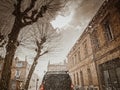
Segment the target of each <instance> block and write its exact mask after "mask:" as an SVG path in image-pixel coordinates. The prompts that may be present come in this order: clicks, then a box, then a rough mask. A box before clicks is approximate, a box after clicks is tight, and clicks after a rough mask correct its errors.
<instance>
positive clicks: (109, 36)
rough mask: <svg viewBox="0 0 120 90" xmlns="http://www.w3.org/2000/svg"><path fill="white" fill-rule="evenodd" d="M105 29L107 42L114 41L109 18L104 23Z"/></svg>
mask: <svg viewBox="0 0 120 90" xmlns="http://www.w3.org/2000/svg"><path fill="white" fill-rule="evenodd" d="M103 28H104V32H105V37H106V39H107V41H110V40H112V39H113V34H112V28H111V25H110V21H109V20H108V16H107V17H106V19H105V20H104V21H103Z"/></svg>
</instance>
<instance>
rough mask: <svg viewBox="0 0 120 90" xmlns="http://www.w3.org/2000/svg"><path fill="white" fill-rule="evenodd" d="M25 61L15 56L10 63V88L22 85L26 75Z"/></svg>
mask: <svg viewBox="0 0 120 90" xmlns="http://www.w3.org/2000/svg"><path fill="white" fill-rule="evenodd" d="M27 65H28V63H27V61H20V60H19V59H18V58H17V57H16V58H15V60H14V61H13V64H12V74H11V83H10V89H11V90H19V89H20V88H22V87H23V85H24V83H25V80H26V76H27Z"/></svg>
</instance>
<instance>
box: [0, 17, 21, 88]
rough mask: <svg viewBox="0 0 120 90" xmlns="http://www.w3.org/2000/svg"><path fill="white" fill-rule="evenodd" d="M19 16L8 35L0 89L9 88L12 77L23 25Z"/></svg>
mask: <svg viewBox="0 0 120 90" xmlns="http://www.w3.org/2000/svg"><path fill="white" fill-rule="evenodd" d="M20 25H21V23H20V22H19V20H18V19H17V18H15V22H14V25H13V28H12V31H11V32H10V34H9V35H8V38H9V41H8V44H7V46H6V56H5V59H4V65H3V70H2V74H1V80H0V90H9V85H10V79H11V68H12V61H13V59H14V55H15V51H16V49H17V44H18V43H17V38H18V34H19V32H20V29H21V28H22V26H20Z"/></svg>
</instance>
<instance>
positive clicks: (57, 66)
mask: <svg viewBox="0 0 120 90" xmlns="http://www.w3.org/2000/svg"><path fill="white" fill-rule="evenodd" d="M67 70H68V69H67V66H66V62H64V63H57V64H50V62H49V63H48V66H47V71H67Z"/></svg>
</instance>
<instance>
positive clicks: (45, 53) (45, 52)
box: [39, 50, 48, 57]
mask: <svg viewBox="0 0 120 90" xmlns="http://www.w3.org/2000/svg"><path fill="white" fill-rule="evenodd" d="M46 53H48V50H47V51H45V52H43V53H42V54H40V55H39V57H40V56H42V55H44V54H46Z"/></svg>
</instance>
